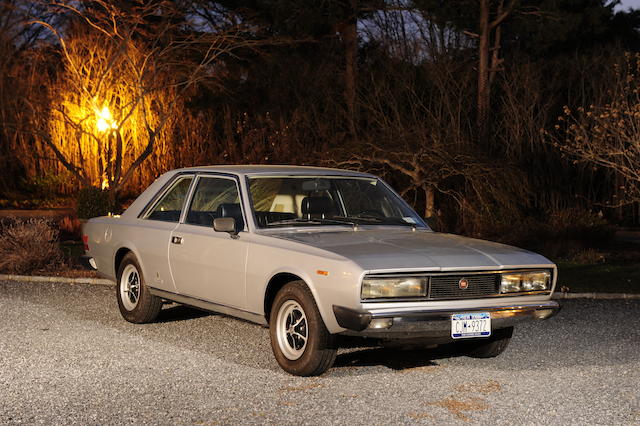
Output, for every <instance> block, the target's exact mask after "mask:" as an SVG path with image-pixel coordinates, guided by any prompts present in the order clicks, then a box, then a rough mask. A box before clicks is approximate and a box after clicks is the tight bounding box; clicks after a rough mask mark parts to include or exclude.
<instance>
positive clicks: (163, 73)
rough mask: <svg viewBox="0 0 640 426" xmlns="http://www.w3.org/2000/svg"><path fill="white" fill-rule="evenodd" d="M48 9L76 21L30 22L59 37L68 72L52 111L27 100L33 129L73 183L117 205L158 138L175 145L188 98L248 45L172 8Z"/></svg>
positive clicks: (156, 4) (229, 30)
mask: <svg viewBox="0 0 640 426" xmlns="http://www.w3.org/2000/svg"><path fill="white" fill-rule="evenodd" d="M48 6H49V7H50V8H51V10H52V11H59V12H64V13H68V14H72V15H73V16H75V20H74V21H73V22H72V24H71V25H70V26H69V27H68V28H65V29H64V30H63V29H61V28H59V27H56V26H54V25H52V24H50V23H49V22H46V21H43V20H40V19H35V20H34V21H33V23H34V24H35V25H39V26H41V27H44V28H46V29H48V30H49V31H50V32H51V33H52V34H53V35H55V37H56V39H57V42H58V43H57V49H58V52H59V55H60V58H61V60H62V64H63V67H64V70H63V71H62V73H60V74H59V75H58V79H57V83H56V84H55V87H53V88H50V89H51V90H50V98H49V105H48V106H45V107H46V108H48V109H49V111H46V110H45V109H43V106H42V105H35V104H33V103H31V102H29V100H28V99H24V102H25V103H26V104H27V105H29V106H30V107H31V111H32V114H31V123H32V126H31V127H32V129H33V132H34V133H36V134H37V136H38V137H39V138H41V139H42V140H43V141H44V143H45V144H46V145H47V146H48V147H49V148H50V149H51V150H52V151H53V153H54V154H55V157H56V158H57V160H58V161H59V162H60V163H61V164H62V165H63V166H64V167H65V168H66V169H67V170H69V172H71V173H72V174H73V176H75V177H76V179H77V180H78V181H79V182H81V183H82V184H83V185H85V186H86V185H93V186H102V187H103V188H108V189H109V190H110V191H111V193H112V194H113V196H114V197H115V194H116V193H117V192H118V191H120V190H121V189H122V187H123V185H124V184H126V182H127V181H128V180H130V179H131V177H132V176H133V174H134V172H135V171H136V169H138V167H140V165H141V164H142V163H143V162H144V161H145V160H146V159H147V158H148V157H149V156H150V155H151V154H152V153H153V152H154V149H155V147H156V145H157V143H158V140H159V139H161V138H163V137H164V138H170V137H171V135H170V131H167V126H168V125H170V124H171V122H172V121H173V120H176V119H179V115H180V112H179V108H181V107H182V106H183V105H182V104H183V102H184V100H185V99H186V98H187V97H188V96H189V94H190V93H191V91H193V89H194V88H195V87H196V86H197V85H198V84H199V83H200V82H203V81H205V80H209V81H215V80H216V79H218V78H219V77H220V75H222V74H224V70H225V66H224V60H223V58H224V57H226V56H228V55H234V54H235V53H236V52H237V51H238V50H239V49H241V48H245V47H249V46H251V45H252V42H251V41H248V40H246V39H245V37H244V33H243V29H241V28H240V27H239V26H238V25H233V24H230V23H228V22H227V23H225V22H222V24H221V27H220V28H217V29H215V30H214V29H211V28H201V26H199V24H198V22H197V21H191V19H192V18H191V15H189V14H185V13H183V11H181V10H180V9H179V8H178V7H177V5H176V2H170V1H163V0H158V1H150V2H142V3H135V4H126V3H115V2H107V1H102V0H98V1H93V2H91V3H87V4H79V3H78V2H74V1H69V2H64V3H48ZM225 24H226V25H225Z"/></svg>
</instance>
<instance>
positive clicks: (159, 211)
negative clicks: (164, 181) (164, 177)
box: [145, 176, 193, 222]
mask: <svg viewBox="0 0 640 426" xmlns="http://www.w3.org/2000/svg"><path fill="white" fill-rule="evenodd" d="M192 180H193V177H192V176H189V177H184V178H181V179H178V181H177V182H176V183H174V184H173V186H172V187H171V189H169V190H168V191H167V192H166V193H165V194H164V195H163V196H162V198H160V200H159V201H158V202H157V203H156V205H155V206H153V208H152V209H151V211H149V212H148V213H147V215H146V216H145V219H151V220H161V221H164V222H178V221H179V220H180V212H181V211H182V206H183V204H184V200H185V198H187V193H188V192H189V186H190V185H191V181H192Z"/></svg>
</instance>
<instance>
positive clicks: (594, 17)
mask: <svg viewBox="0 0 640 426" xmlns="http://www.w3.org/2000/svg"><path fill="white" fill-rule="evenodd" d="M486 1H487V2H488V3H486V4H488V6H489V13H490V15H489V18H490V21H491V22H498V25H496V27H495V28H493V32H491V33H490V34H489V42H490V44H491V46H497V47H498V48H497V49H496V48H493V49H492V50H490V52H491V55H495V58H493V56H492V60H491V61H490V65H491V64H492V66H493V68H490V69H487V72H488V73H489V74H488V79H487V81H489V82H490V97H489V98H488V106H489V108H490V111H489V112H488V113H487V117H485V118H483V119H482V120H481V121H483V126H487V127H486V129H485V130H488V133H487V137H486V138H479V137H478V134H479V127H478V121H479V120H478V117H477V115H478V113H477V108H478V105H479V103H478V102H477V99H478V98H479V97H478V90H479V89H478V72H479V71H478V60H479V48H478V37H477V36H478V34H480V33H481V31H482V28H481V26H479V22H480V21H479V14H480V9H481V5H482V4H485V3H483V2H480V1H475V0H473V1H471V0H469V1H466V0H460V1H440V0H432V1H428V0H420V1H418V0H415V1H405V0H388V1H356V0H350V1H347V0H327V1H321V2H317V1H305V2H298V1H291V0H247V1H233V2H230V1H219V2H212V1H204V0H198V1H180V2H170V3H171V7H167V6H166V4H165V2H162V1H156V2H154V1H152V2H143V3H140V4H141V5H142V4H143V5H144V9H145V10H147V11H151V12H149V13H148V14H147V15H145V16H144V20H142V21H140V22H126V19H127V18H126V17H127V16H130V17H135V16H137V15H135V13H133V9H131V13H125V12H127V11H128V9H127V7H130V6H127V4H126V3H125V2H110V3H109V4H110V5H112V6H110V7H113V8H115V9H114V10H117V11H118V13H117V16H118V19H119V20H124V22H123V21H118V25H120V26H116V25H114V26H113V28H134V27H135V29H136V30H135V31H134V32H132V33H131V34H133V35H132V36H131V37H130V38H129V39H127V43H130V44H127V45H130V46H134V47H135V50H132V49H133V48H132V47H130V48H129V49H130V50H129V52H131V53H130V54H128V55H125V59H126V61H124V60H123V61H124V62H122V64H124V65H122V66H120V68H117V67H115V66H114V65H113V63H115V62H114V61H115V60H112V61H110V59H109V58H120V57H121V55H122V52H123V50H120V49H122V46H123V44H118V43H117V41H118V40H120V39H118V38H117V37H115V35H114V34H113V33H110V32H109V31H111V30H110V27H109V26H104V25H102V26H99V28H96V27H95V26H92V25H91V22H94V21H91V20H88V19H84V18H86V17H87V16H88V17H92V16H93V18H95V15H91V13H93V12H92V10H91V7H96V8H99V4H100V2H91V3H87V4H91V5H94V6H87V9H86V10H81V11H80V12H81V13H77V12H74V11H71V10H70V9H65V8H64V7H61V6H60V5H64V4H66V3H65V2H62V3H60V2H56V3H48V2H23V1H19V0H13V1H4V2H2V3H1V6H0V7H1V8H2V13H1V14H0V16H1V18H0V19H1V20H2V25H0V114H2V119H1V120H0V126H1V128H0V138H1V139H0V153H1V156H0V170H1V172H0V192H2V194H1V195H0V198H3V199H11V198H19V197H20V194H21V193H22V192H24V191H40V193H41V192H42V188H43V187H44V186H46V187H47V188H49V189H48V190H47V191H48V192H49V193H50V194H52V195H60V194H75V193H77V191H78V190H79V189H80V188H81V187H83V186H86V185H87V182H86V181H85V182H83V181H82V180H81V179H76V178H74V175H73V173H72V172H70V171H69V168H68V167H65V166H64V165H63V164H61V161H60V158H59V156H57V155H56V153H55V152H53V151H52V148H51V143H50V142H51V140H52V139H51V138H54V139H53V143H55V144H58V145H56V146H59V147H64V150H66V151H65V152H63V154H67V156H66V158H69V159H70V160H71V161H72V163H73V164H72V166H73V167H76V168H77V170H76V171H84V172H85V174H89V172H90V173H94V174H96V176H97V177H96V176H93V175H91V176H90V178H89V179H87V181H90V183H91V185H94V186H96V185H99V184H100V178H101V175H100V174H101V173H102V174H105V176H106V174H107V171H109V170H111V171H110V172H109V173H108V176H107V177H108V179H107V181H109V179H110V180H111V181H112V182H111V183H112V185H113V186H115V185H116V184H117V185H118V189H117V196H118V198H120V199H125V198H127V197H131V196H134V195H136V194H137V193H139V192H140V191H141V190H142V189H143V188H144V187H145V186H146V185H148V184H149V183H151V181H152V180H153V179H154V178H155V177H156V176H157V175H159V174H160V173H162V172H164V171H166V170H168V169H171V168H175V167H181V166H192V165H198V164H233V163H267V164H276V163H287V164H314V165H334V166H341V167H350V168H357V169H361V170H367V171H372V172H375V173H378V174H380V175H382V176H383V177H384V178H385V179H387V180H388V181H389V182H390V183H392V185H393V186H394V187H395V188H397V189H398V190H399V192H401V193H402V194H403V195H404V196H405V198H406V199H408V200H409V201H410V202H411V203H412V204H413V205H414V206H415V207H416V209H417V210H418V211H419V212H421V213H423V214H424V215H425V216H430V217H431V218H432V220H433V222H434V223H436V224H437V227H438V228H439V229H441V230H450V231H457V232H464V233H467V234H470V235H489V234H492V233H496V230H499V231H500V233H501V234H502V235H513V236H517V238H518V239H521V240H523V241H524V240H527V238H533V239H535V235H536V234H539V232H537V231H536V230H539V229H541V228H540V226H541V224H542V225H544V226H553V224H554V223H555V222H554V220H555V219H554V218H558V217H564V216H563V215H566V212H573V213H572V215H573V217H576V215H577V217H585V218H593V217H597V218H598V220H601V221H604V222H609V223H615V224H631V225H633V224H636V225H637V224H638V222H639V221H640V213H639V207H638V202H637V198H633V197H637V193H638V192H637V188H638V187H639V185H640V184H639V183H638V182H637V180H636V181H634V180H633V176H632V175H629V174H628V173H626V174H625V171H626V169H621V168H620V167H618V166H620V162H616V161H615V160H616V159H615V158H614V159H613V161H610V157H606V156H604V157H603V155H602V153H603V152H604V153H605V154H606V152H607V150H610V147H611V146H612V145H611V144H612V143H614V142H615V144H617V145H615V146H618V147H622V149H623V151H624V152H625V153H627V154H628V155H627V157H625V158H626V159H625V160H624V161H626V162H624V163H623V164H622V165H623V166H625V167H626V166H627V165H628V164H629V163H628V161H629V160H628V159H629V155H636V157H633V158H637V154H636V153H637V143H638V142H637V138H635V139H634V135H635V133H633V132H634V131H635V129H636V127H635V126H636V125H637V124H638V123H640V121H639V120H640V118H639V116H638V114H637V112H636V111H637V109H638V108H639V107H638V105H640V103H639V102H638V101H637V96H636V95H637V91H633V90H635V87H636V84H637V83H636V79H637V78H638V77H637V72H636V71H635V68H634V65H635V64H636V62H635V61H636V58H635V56H634V55H635V54H634V53H633V52H635V51H636V50H637V49H638V46H640V43H639V42H640V38H639V37H638V32H637V30H638V27H639V23H640V17H639V14H638V12H637V11H633V10H630V11H622V10H618V9H615V8H614V6H615V4H613V3H615V2H609V1H604V0H560V1H557V0H554V1H526V0H521V1H513V2H512V1H510V0H505V1H503V2H499V1H497V0H486ZM70 4H72V5H75V4H77V2H76V3H70ZM132 4H134V6H135V5H137V2H132ZM118 8H119V9H118ZM501 12H508V13H507V14H506V16H505V17H504V19H503V20H499V19H498V18H499V17H500V16H499V15H500V13H501ZM131 19H133V18H131ZM34 20H36V21H39V22H41V23H42V22H44V23H47V24H48V25H50V26H51V28H54V29H58V30H60V32H61V34H62V37H55V36H54V34H52V33H51V31H47V28H46V26H43V25H36V24H33V23H32V22H33V21H34ZM158 28H164V29H165V30H164V32H158V31H157V30H158ZM498 28H499V29H500V31H499V32H497V31H496V30H497V29H498ZM230 29H233V32H232V34H233V35H232V36H230V34H231V33H230ZM105 32H106V33H105ZM203 34H204V35H206V36H207V37H206V40H208V41H209V44H206V43H203V42H202V41H204V40H205V38H202V36H203ZM211 34H224V35H225V37H226V38H224V39H223V40H224V41H225V43H227V44H226V45H225V46H233V48H228V49H226V50H224V51H220V52H219V54H218V55H217V56H215V61H213V60H212V61H211V62H209V63H207V66H206V67H205V68H202V67H201V68H197V67H198V66H199V64H200V65H201V62H198V61H199V60H200V61H201V60H202V58H206V57H208V56H207V53H206V52H207V50H206V49H208V48H211V47H212V46H218V45H215V39H214V38H211ZM353 34H356V35H357V37H356V41H357V43H356V44H355V45H354V43H353ZM498 34H499V35H498ZM116 35H117V34H116ZM141 35H145V37H142V36H141ZM105 36H107V37H106V39H108V40H111V42H110V43H105V42H103V41H102V42H101V41H100V40H105V38H104V37H105ZM229 37H231V38H229ZM114 40H115V41H114ZM176 40H181V42H184V41H185V40H188V41H190V44H189V46H190V48H189V51H188V52H186V53H185V55H184V56H182V57H181V56H180V55H174V51H173V50H169V51H170V52H171V56H170V57H169V56H167V61H169V63H161V62H158V61H157V58H155V59H156V62H153V60H154V56H153V55H154V53H153V52H154V49H157V50H158V51H160V52H165V53H166V52H167V51H168V50H167V49H163V47H167V46H171V45H172V44H171V43H175V42H176ZM63 42H67V51H68V52H71V53H74V52H77V55H78V56H77V57H75V58H74V59H73V61H75V62H73V61H69V60H67V61H65V60H64V57H63V55H64V53H65V51H64V49H63V47H62V43H63ZM74 49H75V50H74ZM82 52H92V57H94V58H96V59H94V60H92V59H91V58H89V57H87V58H86V61H85V60H84V59H83V57H82ZM629 52H631V53H629ZM141 58H142V59H141ZM143 58H150V59H148V62H147V65H148V64H149V63H152V64H156V65H157V66H154V67H151V68H149V69H150V71H149V73H148V74H145V75H144V76H142V75H139V76H138V80H136V76H135V75H127V74H126V73H127V72H132V71H130V70H131V69H133V68H135V63H137V62H136V61H144V59H143ZM127 61H130V62H127ZM131 61H133V62H131ZM149 61H150V62H149ZM69 63H76V64H78V68H77V69H76V70H75V71H74V70H70V69H69V66H68V65H69ZM82 64H84V65H82ZM114 67H115V68H114ZM194 67H195V68H194ZM196 69H197V70H198V72H199V74H197V78H196V79H195V80H188V79H184V78H183V77H184V76H190V75H191V74H189V72H190V70H191V71H193V70H196ZM105 70H109V73H107V72H105ZM127 70H129V71H127ZM72 71H73V72H75V73H76V75H81V76H83V78H84V79H86V81H85V82H84V86H81V87H80V89H77V84H76V83H77V82H75V81H74V80H73V79H69V78H68V76H69V75H73V72H72ZM96 75H104V76H107V77H108V78H106V77H105V78H103V79H102V80H94V76H96ZM141 79H142V80H141ZM143 80H144V81H145V82H153V83H154V85H150V84H151V83H145V84H141V83H140V81H143ZM187 81H188V83H189V90H181V88H182V87H183V85H184V84H183V85H181V83H180V82H183V83H184V82H187ZM98 83H100V84H103V83H104V84H107V83H108V84H112V85H114V87H102V86H100V87H101V88H100V90H99V91H95V93H108V96H107V95H104V96H103V98H104V99H103V100H104V101H105V102H106V101H108V102H110V105H112V107H115V106H116V105H119V104H122V103H123V102H124V103H126V104H127V105H129V106H130V105H131V104H132V102H136V101H135V100H136V99H138V100H140V101H139V102H140V105H142V106H143V107H144V109H142V110H136V112H135V113H134V114H133V115H131V116H130V118H128V120H129V121H128V122H127V123H128V124H127V125H126V126H124V125H123V126H122V127H119V128H118V132H120V133H121V136H122V140H123V141H124V142H123V144H124V150H125V151H124V155H123V156H122V158H123V160H122V161H123V164H122V165H119V166H117V167H116V162H117V158H116V156H115V151H114V150H109V146H108V145H101V146H102V151H100V152H101V153H102V154H100V156H99V161H100V162H98V159H96V160H95V161H96V162H92V163H90V164H89V163H87V165H83V164H81V162H80V158H81V154H82V155H85V160H84V161H88V160H87V159H86V155H87V154H86V153H87V152H88V151H89V150H91V149H95V148H94V144H93V143H92V142H91V139H92V138H94V139H95V138H96V136H95V134H88V133H90V132H91V131H90V130H87V129H88V127H83V126H85V124H87V123H89V122H90V121H91V120H94V121H95V117H89V118H90V120H89V121H83V119H82V118H81V119H77V120H75V121H69V120H66V121H65V117H64V114H65V113H66V111H68V108H67V106H68V105H69V104H70V103H71V104H80V103H82V102H85V103H88V104H91V102H93V100H92V99H91V98H88V99H85V98H83V96H84V94H83V90H85V91H89V92H91V91H92V88H94V87H98V86H99V85H100V84H98ZM74 84H75V86H74ZM149 87H153V91H152V92H148V93H147V92H144V91H145V90H146V89H148V88H149ZM627 88H631V89H629V90H632V92H631V93H630V94H629V96H625V97H624V99H622V98H621V95H620V93H624V90H627ZM141 91H142V92H141ZM92 93H94V92H92ZM487 94H488V92H487ZM107 98H108V99H107ZM29 105H30V106H32V107H33V108H26V107H25V106H29ZM65 108H67V109H65ZM154 111H155V113H154ZM30 114H31V115H30ZM145 114H151V115H149V117H150V118H145V117H147V115H145ZM153 114H156V115H153ZM603 114H605V115H604V116H603ZM615 114H625V126H626V127H625V129H626V130H624V132H622V133H620V132H619V133H618V134H616V135H615V137H608V136H607V137H602V136H598V135H600V133H598V129H599V128H602V127H603V126H604V124H603V123H601V121H602V120H609V121H610V122H608V123H606V125H607V126H608V125H611V126H613V125H616V122H615V121H612V120H615V119H616V117H617V116H615ZM88 115H91V114H90V113H89V114H88ZM114 115H116V116H117V114H114ZM118 117H120V119H122V120H124V118H123V117H121V116H118ZM159 117H160V118H159ZM162 117H165V118H162ZM160 119H166V124H163V126H162V129H161V131H154V126H156V127H157V125H158V124H157V123H158V122H159V121H158V120H160ZM145 120H146V121H145ZM56 123H57V124H56ZM61 123H62V124H61ZM91 123H93V122H91ZM572 126H574V127H572ZM638 127H640V126H638ZM74 129H76V131H75V133H74ZM120 129H121V131H120ZM82 132H85V133H82ZM150 132H151V133H150ZM151 134H153V138H154V144H153V147H152V152H151V153H150V154H149V155H148V156H147V157H145V158H144V159H143V161H142V162H141V163H140V164H139V165H138V166H136V170H135V172H134V174H133V175H132V177H131V179H129V180H128V181H126V182H119V181H116V179H115V177H114V176H116V175H118V173H119V172H118V171H117V170H116V169H117V168H118V167H119V168H125V166H127V167H129V166H130V165H131V164H133V162H134V161H133V160H134V159H135V157H136V156H139V155H140V153H141V152H142V151H143V148H140V147H138V148H135V149H133V148H131V149H129V150H127V146H130V147H134V146H137V145H136V140H137V139H139V138H143V139H144V138H149V136H148V135H151ZM114 135H115V136H114ZM117 136H118V135H117V134H112V139H111V142H110V143H115V142H117ZM591 136H593V137H591ZM47 138H49V143H48V142H47ZM634 140H635V142H634ZM612 141H613V142H612ZM141 143H142V145H141V146H142V147H145V146H146V145H145V142H144V141H143V142H141ZM586 143H588V145H587V144H586ZM634 143H635V145H633V144H634ZM114 146H115V145H114ZM77 147H78V148H77ZM634 147H635V148H634ZM80 148H82V151H79V150H78V149H80ZM634 149H635V150H636V151H634ZM96 152H97V151H96ZM629 153H630V154H629ZM127 155H128V156H129V157H127ZM605 157H606V158H607V162H606V163H605V162H603V161H601V159H602V158H605ZM96 158H98V157H96ZM631 164H635V163H631ZM92 170H96V171H95V172H94V171H92ZM635 172H636V175H637V170H636V171H635ZM78 174H79V175H83V173H81V172H80V173H78ZM121 174H122V173H121ZM59 177H62V178H64V179H61V178H59ZM103 180H104V179H103ZM107 183H108V182H107ZM38 196H40V195H38ZM589 220H590V219H585V220H584V221H582V222H584V223H589ZM556 222H557V221H556ZM582 222H581V223H582ZM601 225H602V224H601V223H600V222H598V223H597V226H598V227H599V226H601ZM558 226H559V225H558ZM545 229H547V228H545ZM563 232H564V231H563ZM585 232H586V231H585Z"/></svg>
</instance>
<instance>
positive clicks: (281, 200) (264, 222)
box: [249, 176, 424, 228]
mask: <svg viewBox="0 0 640 426" xmlns="http://www.w3.org/2000/svg"><path fill="white" fill-rule="evenodd" d="M249 191H250V192H251V199H252V202H253V209H254V213H255V218H256V222H257V225H258V227H260V228H275V227H290V226H319V225H334V226H335V225H350V226H357V225H396V226H418V227H423V226H424V222H423V221H422V219H420V217H419V216H418V215H417V214H416V213H415V212H414V211H413V210H412V209H411V208H410V207H409V206H408V205H407V204H406V203H405V202H404V201H402V200H401V199H400V197H398V196H397V195H396V194H395V193H394V192H393V191H391V190H390V189H389V188H388V187H387V186H386V185H385V184H384V183H382V182H381V181H380V180H379V179H375V178H368V177H350V176H296V177H290V176H286V177H284V176H283V177H251V178H249Z"/></svg>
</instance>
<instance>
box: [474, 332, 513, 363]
mask: <svg viewBox="0 0 640 426" xmlns="http://www.w3.org/2000/svg"><path fill="white" fill-rule="evenodd" d="M511 336H513V327H507V328H501V329H499V330H496V331H495V332H494V334H493V335H492V336H491V337H489V338H488V339H486V340H481V341H476V342H473V343H472V342H469V346H468V347H467V350H466V355H467V356H469V357H472V358H495V357H497V356H498V355H500V354H501V353H502V352H504V350H505V349H507V346H508V345H509V341H510V340H511Z"/></svg>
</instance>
